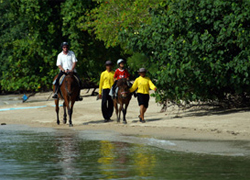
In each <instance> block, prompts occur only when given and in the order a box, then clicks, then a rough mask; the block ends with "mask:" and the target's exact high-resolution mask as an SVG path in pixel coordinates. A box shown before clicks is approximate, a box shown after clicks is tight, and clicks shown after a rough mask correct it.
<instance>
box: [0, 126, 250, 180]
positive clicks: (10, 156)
mask: <svg viewBox="0 0 250 180" xmlns="http://www.w3.org/2000/svg"><path fill="white" fill-rule="evenodd" d="M192 143H194V142H192ZM177 145H178V141H172V140H160V139H156V138H152V137H134V136H122V135H118V134H116V133H113V132H112V133H111V132H108V131H74V130H55V129H50V128H31V127H26V126H17V125H16V126H14V125H7V126H0V179H1V180H2V179H18V180H19V179H25V180H26V179H202V180H204V179H233V180H235V179H249V177H250V171H249V167H250V160H249V156H245V155H244V154H243V155H242V154H241V155H240V156H237V155H236V156H227V155H211V154H206V153H190V152H185V151H179V150H178V151H174V149H173V148H175V147H176V146H177ZM166 147H169V148H166ZM171 148H172V149H171Z"/></svg>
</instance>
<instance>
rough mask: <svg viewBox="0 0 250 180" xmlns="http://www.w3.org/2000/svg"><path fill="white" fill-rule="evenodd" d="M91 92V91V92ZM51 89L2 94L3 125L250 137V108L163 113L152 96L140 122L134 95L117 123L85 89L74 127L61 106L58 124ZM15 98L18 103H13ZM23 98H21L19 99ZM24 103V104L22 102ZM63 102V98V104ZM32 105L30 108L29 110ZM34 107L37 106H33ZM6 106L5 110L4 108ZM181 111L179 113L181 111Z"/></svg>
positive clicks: (166, 136) (175, 136) (198, 137)
mask: <svg viewBox="0 0 250 180" xmlns="http://www.w3.org/2000/svg"><path fill="white" fill-rule="evenodd" d="M90 92H91V91H90ZM50 94H51V92H48V93H37V94H36V95H35V96H32V97H30V98H29V99H28V101H27V102H25V103H21V100H20V98H21V97H22V95H20V96H18V95H15V96H13V97H12V96H11V98H7V100H6V97H5V102H3V99H4V97H3V96H2V97H0V100H1V101H2V102H1V104H2V105H1V106H0V124H1V123H6V124H7V126H8V124H23V125H29V126H32V127H51V128H56V129H71V130H79V131H81V130H96V131H112V132H117V133H121V134H123V135H140V136H150V137H153V138H160V139H161V138H162V139H175V140H219V141H221V140H222V141H226V140H233V141H235V140H236V141H249V140H250V110H249V108H248V109H231V110H227V111H225V110H221V111H219V110H211V108H209V107H206V108H200V107H194V108H190V109H186V110H180V111H179V109H178V107H174V106H171V107H169V108H168V109H167V111H166V112H163V113H160V110H161V106H159V105H157V104H156V103H155V99H154V98H152V97H151V98H150V104H149V108H148V111H147V112H146V116H145V118H146V120H147V122H146V123H143V124H142V123H140V122H138V114H139V107H138V104H137V100H136V99H135V98H132V100H131V102H130V105H129V107H128V112H127V122H128V124H126V125H124V124H122V123H120V124H118V123H117V122H116V120H115V119H116V116H115V114H113V117H112V121H111V122H108V123H104V122H103V117H102V114H101V101H100V100H98V101H97V100H96V97H93V96H89V95H90V93H86V90H83V91H82V96H83V101H81V102H76V104H75V106H74V113H73V124H74V126H73V127H72V128H70V127H68V125H67V124H62V117H63V110H62V108H60V119H61V124H60V125H57V124H56V113H55V110H54V101H53V100H52V99H49V100H48V101H46V100H47V98H48V97H49V96H50ZM12 99H14V100H15V103H12ZM17 99H19V101H18V100H17ZM18 102H20V103H18ZM60 104H62V101H61V103H60ZM28 108H30V109H28ZM31 108H33V109H31ZM3 109H5V110H3ZM178 111H179V112H178Z"/></svg>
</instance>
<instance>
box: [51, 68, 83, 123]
mask: <svg viewBox="0 0 250 180" xmlns="http://www.w3.org/2000/svg"><path fill="white" fill-rule="evenodd" d="M56 78H57V76H56V77H55V78H54V80H55V79H56ZM53 91H54V92H55V85H54V86H53ZM79 92H80V87H79V85H78V82H77V80H76V78H75V76H74V73H73V72H70V73H67V74H65V78H64V80H63V82H62V84H61V86H60V88H59V91H58V97H59V98H60V99H63V100H64V102H63V109H64V114H63V123H64V124H66V123H67V113H66V107H67V109H68V115H69V127H72V126H73V124H72V114H73V106H74V104H75V101H76V100H77V98H78V94H79ZM59 98H58V99H55V105H56V108H55V109H56V114H57V124H58V125H59V124H60V120H59V114H58V113H59V106H58V104H59Z"/></svg>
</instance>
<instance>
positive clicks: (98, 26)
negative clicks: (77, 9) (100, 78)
mask: <svg viewBox="0 0 250 180" xmlns="http://www.w3.org/2000/svg"><path fill="white" fill-rule="evenodd" d="M95 1H96V2H97V4H98V6H97V7H96V8H94V9H91V10H90V11H89V12H88V13H86V16H85V17H83V18H82V23H81V24H79V27H81V28H82V29H85V30H86V29H88V30H89V31H90V32H94V34H95V35H96V38H97V39H99V40H102V41H104V42H105V44H106V46H107V47H110V46H113V47H114V46H117V45H121V42H120V41H119V39H118V33H119V32H120V31H122V30H125V31H129V30H130V29H131V28H132V29H134V30H136V29H139V28H140V25H141V23H150V21H151V15H150V13H149V8H155V7H158V6H163V5H164V3H163V2H164V1H163V0H144V1H141V0H131V1H128V0H119V1H117V0H95Z"/></svg>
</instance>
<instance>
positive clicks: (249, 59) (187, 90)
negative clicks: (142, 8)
mask: <svg viewBox="0 0 250 180" xmlns="http://www.w3.org/2000/svg"><path fill="white" fill-rule="evenodd" d="M151 13H152V23H151V24H145V23H142V24H141V27H143V28H141V29H139V30H138V32H137V33H136V34H134V33H128V32H126V31H125V30H124V31H122V32H120V41H121V42H125V43H126V45H127V48H128V49H133V50H134V51H135V52H140V53H141V52H143V53H144V54H146V55H147V56H148V57H149V59H150V64H149V65H148V67H151V65H157V66H158V70H157V71H155V72H153V74H154V77H155V78H156V79H157V81H156V84H157V87H158V89H159V92H158V98H159V101H160V99H161V100H162V99H163V98H165V99H166V98H168V99H169V100H172V101H176V102H178V101H179V100H184V101H186V102H187V103H189V102H190V101H194V100H202V101H205V100H215V99H217V100H224V99H225V98H228V97H229V96H232V95H233V96H235V95H237V96H241V97H242V96H244V97H247V95H248V94H249V90H250V89H249V87H250V86H249V85H250V84H249V72H250V51H249V50H250V49H249V48H250V47H249V41H250V36H249V34H250V26H249V23H248V22H249V20H250V15H249V14H250V9H249V1H240V2H238V3H235V1H224V0H215V1H208V0H201V1H189V0H175V1H168V2H167V4H166V6H165V8H158V9H154V10H152V11H151ZM127 39H129V41H127Z"/></svg>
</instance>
